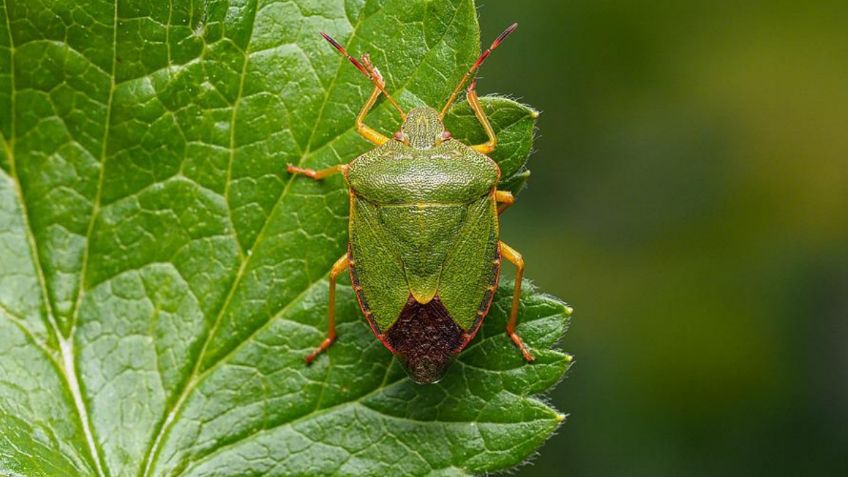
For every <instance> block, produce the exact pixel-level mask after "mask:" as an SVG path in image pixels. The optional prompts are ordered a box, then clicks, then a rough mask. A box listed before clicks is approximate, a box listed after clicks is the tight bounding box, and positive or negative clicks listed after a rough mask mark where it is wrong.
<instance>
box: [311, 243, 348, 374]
mask: <svg viewBox="0 0 848 477" xmlns="http://www.w3.org/2000/svg"><path fill="white" fill-rule="evenodd" d="M349 265H350V259H349V258H348V255H347V253H345V254H344V255H343V256H342V258H340V259H338V260H337V261H336V263H335V264H334V265H333V268H331V269H330V300H329V302H330V303H329V310H328V312H327V323H328V324H327V338H326V339H324V341H322V342H321V345H320V346H318V347H317V348H315V351H313V352H312V353H310V354H309V356H307V357H306V364H311V363H312V362H313V361H315V358H317V357H318V355H319V354H321V353H322V352H324V351H325V350H326V349H327V348H329V347H330V345H331V344H333V341H335V340H336V278H337V277H338V276H339V275H340V274H341V273H342V272H343V271H345V270H347V267H348V266H349Z"/></svg>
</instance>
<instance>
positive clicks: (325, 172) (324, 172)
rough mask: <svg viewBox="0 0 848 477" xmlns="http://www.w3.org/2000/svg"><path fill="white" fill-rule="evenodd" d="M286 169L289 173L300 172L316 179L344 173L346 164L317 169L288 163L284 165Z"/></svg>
mask: <svg viewBox="0 0 848 477" xmlns="http://www.w3.org/2000/svg"><path fill="white" fill-rule="evenodd" d="M286 170H287V171H288V172H289V173H290V174H301V175H304V176H306V177H309V178H310V179H314V180H316V181H317V180H321V179H323V178H325V177H327V176H331V175H333V174H339V173H346V172H347V164H340V165H338V166H333V167H328V168H326V169H319V170H317V171H316V170H315V169H306V168H303V167H297V166H293V165H291V164H289V165H288V166H287V167H286Z"/></svg>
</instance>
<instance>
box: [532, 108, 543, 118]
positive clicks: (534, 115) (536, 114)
mask: <svg viewBox="0 0 848 477" xmlns="http://www.w3.org/2000/svg"><path fill="white" fill-rule="evenodd" d="M541 114H542V113H541V112H539V111H536V110H535V109H533V110H531V111H530V118H531V119H539V115H541Z"/></svg>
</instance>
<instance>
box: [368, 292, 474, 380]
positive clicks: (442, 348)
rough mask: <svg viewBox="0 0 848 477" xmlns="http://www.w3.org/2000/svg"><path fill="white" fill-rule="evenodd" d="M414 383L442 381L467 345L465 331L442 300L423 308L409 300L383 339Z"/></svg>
mask: <svg viewBox="0 0 848 477" xmlns="http://www.w3.org/2000/svg"><path fill="white" fill-rule="evenodd" d="M383 338H384V339H385V342H386V344H387V345H389V346H390V347H391V348H392V349H393V350H394V352H395V355H396V356H397V357H398V359H399V360H400V362H401V363H403V365H404V367H405V368H406V372H407V373H408V374H409V377H411V378H412V379H413V380H414V381H415V382H418V383H434V382H436V381H438V380H439V379H441V378H442V376H443V375H444V374H445V371H446V370H447V368H448V365H449V364H450V363H451V361H452V359H453V357H454V356H456V355H457V353H459V352H460V351H461V350H462V348H463V346H464V345H465V342H466V334H465V332H464V331H462V328H460V327H459V326H458V325H457V324H456V323H454V321H453V320H452V319H451V317H450V314H449V313H448V311H447V310H446V309H445V306H444V305H443V304H442V302H441V300H439V297H438V296H436V297H434V298H433V299H432V300H431V301H430V302H429V303H426V304H421V303H418V302H417V301H415V299H414V298H413V297H412V296H410V297H409V301H407V302H406V306H405V307H404V308H403V310H402V311H401V312H400V317H399V318H398V320H397V322H396V323H395V324H393V325H392V327H391V328H389V330H388V331H387V332H386V334H385V335H384V336H383Z"/></svg>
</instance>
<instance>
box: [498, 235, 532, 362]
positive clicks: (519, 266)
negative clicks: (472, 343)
mask: <svg viewBox="0 0 848 477" xmlns="http://www.w3.org/2000/svg"><path fill="white" fill-rule="evenodd" d="M500 249H501V256H502V257H503V258H505V259H507V260H509V261H510V262H512V264H513V265H515V268H516V271H515V292H514V293H513V295H512V311H510V313H509V321H508V322H507V324H506V334H507V335H509V338H510V339H511V340H512V342H513V343H515V345H516V346H518V349H519V350H521V354H522V355H523V356H524V359H525V360H526V361H527V362H533V360H534V359H535V358H534V357H533V355H532V354H530V351H529V350H528V349H527V346H525V345H524V342H523V341H521V338H520V337H519V336H518V335H517V334H516V333H515V323H516V322H517V321H518V305H519V304H520V301H521V278H522V277H523V276H524V258H523V257H522V256H521V254H520V253H518V252H516V251H515V249H513V248H512V247H510V246H509V245H507V244H505V243H503V242H500Z"/></svg>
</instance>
